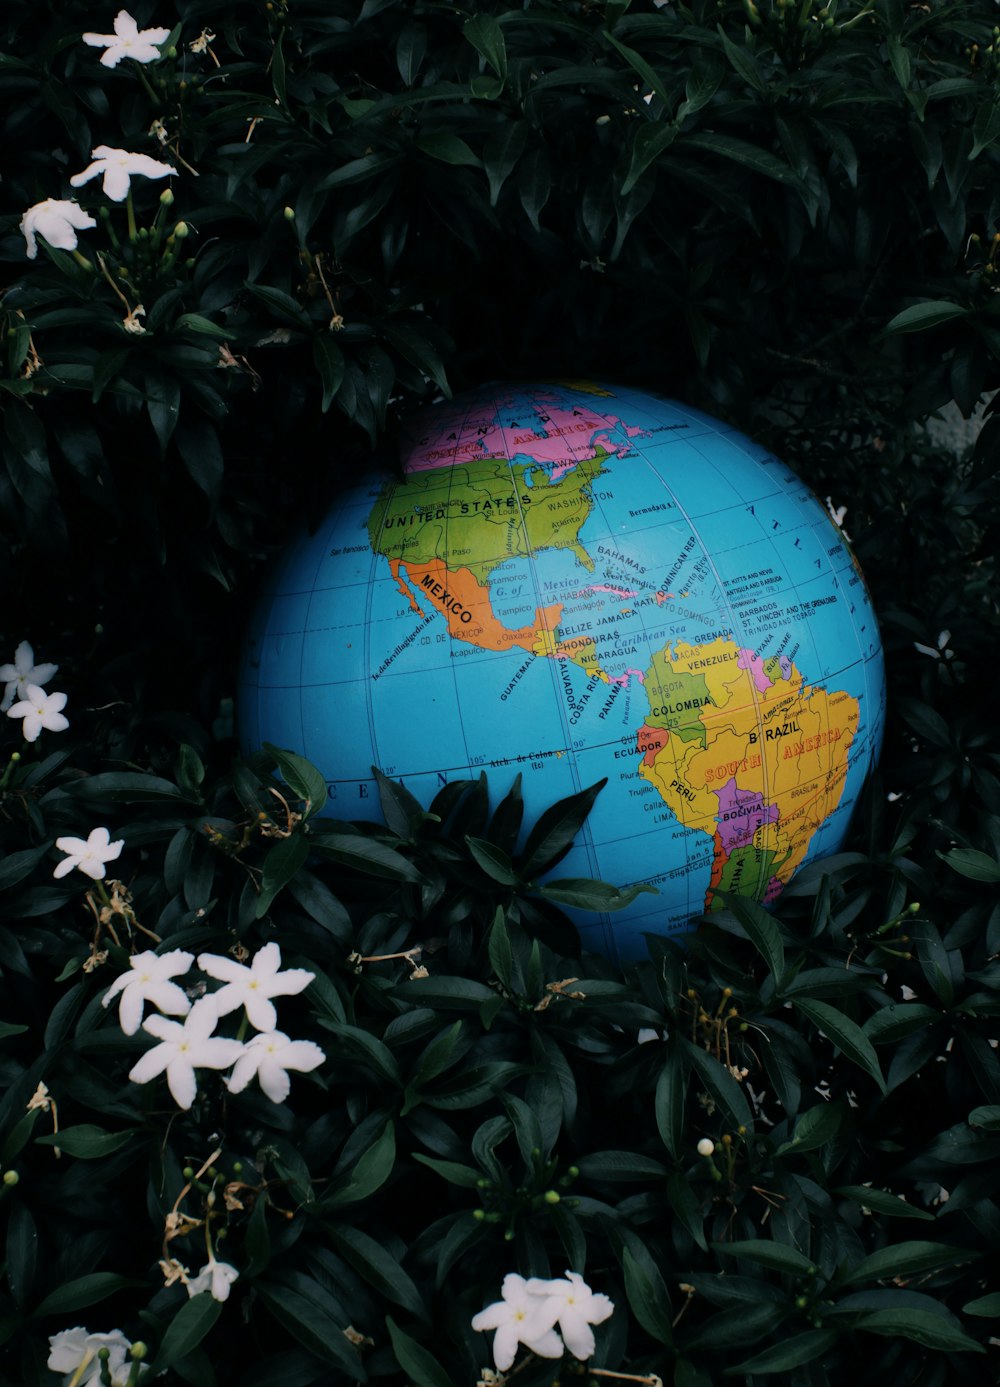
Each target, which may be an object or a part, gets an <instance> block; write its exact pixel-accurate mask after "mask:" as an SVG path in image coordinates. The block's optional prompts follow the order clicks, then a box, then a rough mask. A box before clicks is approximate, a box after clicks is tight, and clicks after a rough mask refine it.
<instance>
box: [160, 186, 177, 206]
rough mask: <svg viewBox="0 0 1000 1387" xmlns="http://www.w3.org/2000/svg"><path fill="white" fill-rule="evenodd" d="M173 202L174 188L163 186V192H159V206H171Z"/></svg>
mask: <svg viewBox="0 0 1000 1387" xmlns="http://www.w3.org/2000/svg"><path fill="white" fill-rule="evenodd" d="M173 202H174V190H173V188H164V190H163V192H162V193H161V194H160V206H161V207H172V206H173Z"/></svg>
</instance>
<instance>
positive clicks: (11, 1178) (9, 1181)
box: [3, 1170, 21, 1189]
mask: <svg viewBox="0 0 1000 1387" xmlns="http://www.w3.org/2000/svg"><path fill="white" fill-rule="evenodd" d="M20 1178H21V1177H20V1175H18V1173H17V1171H16V1170H5V1171H4V1173H3V1182H4V1184H5V1185H6V1186H7V1188H8V1189H13V1188H14V1186H15V1185H16V1184H17V1183H18V1181H19V1180H20Z"/></svg>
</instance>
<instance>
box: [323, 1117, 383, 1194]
mask: <svg viewBox="0 0 1000 1387" xmlns="http://www.w3.org/2000/svg"><path fill="white" fill-rule="evenodd" d="M395 1163H396V1129H395V1126H394V1125H393V1123H392V1122H387V1123H386V1124H385V1126H384V1127H383V1129H382V1131H381V1133H380V1134H379V1136H378V1137H377V1138H376V1140H375V1141H374V1142H373V1143H372V1145H371V1146H369V1148H368V1150H367V1151H365V1152H364V1153H363V1155H361V1156H359V1157H358V1159H357V1161H356V1162H355V1163H354V1167H353V1169H352V1171H351V1175H350V1179H349V1180H348V1181H347V1183H346V1184H345V1185H343V1186H342V1187H341V1188H340V1189H335V1190H333V1191H332V1192H331V1193H330V1194H328V1195H326V1196H325V1197H324V1199H323V1201H322V1207H323V1208H324V1209H339V1208H341V1207H342V1206H343V1205H345V1204H357V1203H358V1202H359V1201H360V1200H362V1199H367V1198H368V1196H369V1195H371V1194H374V1193H375V1191H376V1190H377V1189H380V1188H381V1187H382V1186H383V1185H384V1184H385V1182H386V1180H388V1178H389V1176H390V1175H391V1174H392V1168H393V1166H394V1165H395Z"/></svg>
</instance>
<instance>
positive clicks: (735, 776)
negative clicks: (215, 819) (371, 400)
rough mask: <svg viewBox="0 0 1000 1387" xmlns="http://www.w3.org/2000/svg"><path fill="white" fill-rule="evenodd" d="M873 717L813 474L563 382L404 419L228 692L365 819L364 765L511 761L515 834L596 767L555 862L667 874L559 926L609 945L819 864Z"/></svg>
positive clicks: (871, 742) (341, 505) (777, 886)
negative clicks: (517, 810)
mask: <svg viewBox="0 0 1000 1387" xmlns="http://www.w3.org/2000/svg"><path fill="white" fill-rule="evenodd" d="M884 705H885V680H884V669H883V659H882V650H881V644H880V640H879V634H878V625H877V621H876V618H875V614H874V612H873V610H872V607H871V603H870V600H869V597H868V593H867V590H866V588H865V584H864V580H863V578H862V576H861V573H860V570H859V568H858V566H857V563H856V562H855V560H854V558H853V556H852V553H851V551H850V549H849V547H848V545H847V543H846V542H845V539H844V536H843V534H842V533H841V531H840V529H839V528H838V526H837V524H836V523H835V521H834V518H833V517H832V515H831V514H830V513H829V511H828V510H827V508H826V507H824V505H823V504H822V503H821V502H820V501H819V500H818V499H817V498H816V496H815V495H814V494H813V493H812V492H811V491H810V490H809V488H808V487H807V486H806V485H805V484H804V483H803V482H802V481H801V480H800V479H799V478H798V477H797V476H796V475H795V474H794V473H793V472H792V471H791V470H790V469H789V468H788V467H787V466H785V465H784V464H783V463H782V462H780V461H779V460H778V459H777V458H775V457H773V456H771V455H770V454H769V453H768V452H767V450H766V449H764V448H763V447H760V446H758V445H757V444H756V443H753V442H751V441H750V440H749V439H748V438H746V437H745V436H743V435H742V434H740V433H738V432H736V431H735V430H734V429H732V428H729V427H727V426H726V425H724V424H721V423H719V422H717V421H715V420H713V419H711V418H710V417H708V416H707V415H705V414H702V413H699V412H698V411H697V410H695V409H691V408H689V407H688V406H686V405H683V404H679V403H677V402H676V401H673V400H669V399H666V398H661V397H660V396H657V395H653V394H649V393H645V392H640V391H638V390H634V389H628V388H622V387H620V386H616V385H614V386H613V385H605V384H596V383H591V382H581V381H567V382H559V383H556V384H539V385H507V384H499V385H493V386H489V387H486V388H482V389H479V390H477V391H474V392H471V393H468V394H466V395H464V396H459V397H456V398H455V399H453V400H450V401H447V402H444V403H440V404H436V405H432V406H430V407H428V408H426V409H425V410H423V411H422V412H418V413H417V414H416V415H415V416H414V418H413V421H412V424H411V427H410V429H409V432H408V433H407V434H406V435H405V437H404V441H403V448H402V475H401V476H399V475H397V476H388V475H376V476H372V477H370V478H368V479H367V480H365V481H363V482H362V483H361V484H360V485H358V486H356V487H355V488H354V489H353V490H349V491H347V492H346V493H345V494H343V495H341V496H340V497H339V499H338V500H337V501H336V503H335V505H334V506H333V508H332V510H331V511H330V513H329V514H328V515H327V516H325V517H324V518H323V519H322V521H321V522H320V523H319V524H318V525H316V526H315V528H313V529H312V532H311V533H307V534H304V535H303V536H302V537H301V538H300V539H299V540H298V541H296V542H295V543H293V544H292V546H291V547H290V548H289V549H288V551H287V553H286V554H285V555H284V557H283V559H281V560H280V561H279V562H278V563H277V564H276V565H275V568H274V571H273V573H271V574H270V575H269V580H268V582H267V586H266V591H265V592H264V595H263V597H262V599H261V601H260V604H259V606H258V608H257V611H256V615H255V616H254V617H253V619H252V621H251V624H250V629H249V631H248V635H247V640H246V644H245V651H244V658H243V663H242V671H241V676H240V691H239V698H238V710H239V720H240V729H241V734H240V735H241V740H242V743H243V745H244V747H245V748H246V749H247V750H248V751H249V750H253V749H255V748H257V747H259V746H260V745H261V743H263V742H265V741H266V742H270V743H273V744H275V745H277V746H279V747H282V748H287V749H291V750H293V751H296V752H298V753H300V754H301V755H303V756H305V757H306V758H307V759H308V760H310V761H311V762H312V763H313V764H314V765H315V766H317V767H318V768H319V769H320V770H321V771H322V773H323V775H324V777H325V778H326V780H327V782H328V787H329V793H330V804H329V807H328V809H327V811H326V812H328V813H332V814H333V815H335V816H336V817H337V818H339V819H347V820H357V819H361V820H375V819H378V818H379V796H378V790H377V784H376V781H375V778H374V776H373V772H372V767H373V766H377V767H378V768H379V769H380V770H381V771H382V772H383V774H384V775H387V776H390V777H392V778H394V779H396V780H398V781H400V782H401V783H402V784H403V785H404V786H405V787H406V788H407V789H408V790H409V791H410V792H411V793H412V794H413V795H414V796H415V797H416V798H417V799H418V800H419V801H420V802H421V803H423V804H424V805H425V806H426V805H429V803H430V802H431V800H432V799H433V797H434V795H435V794H436V793H437V792H438V791H439V790H440V788H441V787H442V786H443V785H445V784H447V783H449V782H451V781H454V780H456V779H468V778H470V777H477V776H478V775H479V773H480V772H481V771H485V772H486V773H487V779H488V784H489V787H490V791H491V795H492V796H493V797H494V800H495V801H496V800H498V799H499V798H501V797H502V796H503V795H504V794H506V793H507V791H508V790H509V789H510V786H511V782H512V781H513V780H514V777H515V776H517V775H520V776H521V787H522V794H523V797H524V802H525V820H526V822H528V823H530V822H531V821H533V819H534V818H537V816H538V815H539V814H540V813H541V812H542V811H543V810H544V809H546V808H547V807H548V806H549V805H551V804H552V803H554V802H555V801H556V800H558V799H560V798H563V797H565V796H568V795H571V794H574V793H576V792H578V791H580V790H582V789H584V788H585V787H588V786H591V785H593V784H595V783H596V782H598V781H601V780H606V782H607V783H606V785H605V786H604V788H603V789H602V790H601V792H600V794H599V795H598V796H597V799H596V803H595V805H594V808H593V809H592V811H591V813H590V815H589V818H588V819H587V822H586V824H585V825H584V828H583V829H582V831H581V832H580V834H579V835H578V837H577V840H576V842H575V844H574V847H573V848H572V850H571V852H570V855H569V856H568V857H567V858H565V859H564V860H563V861H562V863H561V864H560V867H559V876H560V877H566V876H569V877H573V876H577V877H593V878H598V879H600V880H604V881H607V882H611V883H613V884H614V885H616V886H619V887H625V886H630V885H634V884H638V883H645V884H647V885H649V886H651V887H654V888H656V892H655V894H654V893H650V892H643V893H641V894H637V895H636V896H635V899H634V900H633V901H632V902H631V904H629V905H628V906H627V907H626V908H625V909H624V910H622V911H620V912H617V913H615V914H608V915H598V914H596V913H585V912H576V914H575V917H574V918H575V919H576V923H577V925H578V928H579V930H580V934H581V938H582V943H583V945H584V947H586V948H590V949H593V950H595V951H597V952H600V953H603V954H605V955H606V956H609V957H612V958H618V959H620V960H623V961H624V960H629V959H633V958H640V957H643V956H644V955H645V952H646V948H645V943H644V939H643V936H644V934H645V933H653V934H660V935H677V934H682V933H684V932H686V931H689V930H690V929H691V927H692V922H693V921H696V920H697V919H698V918H699V917H701V916H703V915H704V914H705V913H706V912H711V911H712V910H714V909H717V908H719V907H720V906H722V905H723V904H724V901H725V898H726V897H727V895H730V896H744V897H748V898H750V899H752V900H755V901H759V902H762V903H763V904H765V905H767V904H769V903H770V902H772V901H774V899H775V898H776V897H777V896H778V894H779V893H780V892H781V890H782V888H783V887H784V886H785V884H786V883H787V882H788V881H789V880H790V878H791V877H792V875H793V873H794V872H796V871H797V870H798V869H800V868H801V867H802V866H803V865H805V864H807V863H810V862H812V861H814V860H816V859H817V858H821V857H823V856H825V855H828V854H830V853H833V852H836V851H838V850H839V849H840V847H841V846H842V844H843V842H844V840H845V837H846V834H847V832H848V828H849V823H850V819H851V813H852V809H853V806H854V804H855V801H856V799H857V796H858V793H859V790H860V788H861V785H862V783H863V781H864V779H865V776H866V775H867V773H868V772H869V770H870V769H871V767H872V766H873V765H874V763H875V761H876V760H877V757H878V753H879V749H880V745H881V739H882V728H883V721H884Z"/></svg>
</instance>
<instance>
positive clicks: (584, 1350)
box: [528, 1271, 615, 1359]
mask: <svg viewBox="0 0 1000 1387" xmlns="http://www.w3.org/2000/svg"><path fill="white" fill-rule="evenodd" d="M528 1293H529V1295H532V1296H540V1297H542V1298H543V1299H544V1303H545V1305H546V1310H545V1314H546V1316H547V1317H549V1316H551V1320H550V1322H554V1323H557V1324H558V1325H559V1328H560V1329H561V1330H562V1336H563V1338H564V1339H565V1341H566V1347H567V1348H568V1349H569V1351H570V1353H572V1354H573V1356H574V1357H575V1358H580V1359H587V1358H590V1357H591V1355H592V1354H593V1352H594V1349H595V1348H596V1344H595V1342H594V1331H593V1330H592V1329H591V1327H590V1326H591V1325H592V1324H602V1323H603V1322H604V1320H606V1319H608V1318H609V1317H610V1316H611V1315H613V1314H614V1310H615V1307H614V1302H613V1301H611V1300H609V1298H608V1297H607V1296H606V1295H595V1294H594V1292H593V1291H592V1290H591V1289H590V1287H589V1286H588V1285H587V1283H586V1281H584V1279H583V1277H582V1276H581V1275H580V1273H579V1272H576V1271H568V1272H567V1273H566V1277H565V1279H560V1280H558V1281H540V1280H538V1279H537V1278H535V1277H532V1279H531V1280H530V1281H529V1282H528ZM536 1352H537V1350H536Z"/></svg>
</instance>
